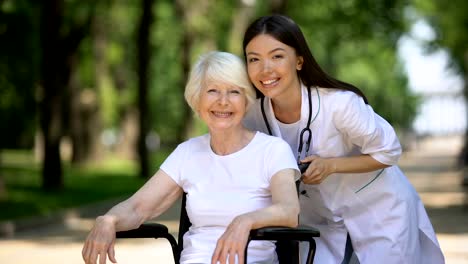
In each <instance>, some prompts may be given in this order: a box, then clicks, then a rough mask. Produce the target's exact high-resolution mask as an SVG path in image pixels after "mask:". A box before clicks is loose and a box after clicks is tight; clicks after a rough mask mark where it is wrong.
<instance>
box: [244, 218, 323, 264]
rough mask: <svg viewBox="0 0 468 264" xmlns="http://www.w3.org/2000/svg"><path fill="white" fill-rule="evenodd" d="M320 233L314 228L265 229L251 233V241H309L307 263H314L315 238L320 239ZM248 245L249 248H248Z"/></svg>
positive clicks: (245, 258)
mask: <svg viewBox="0 0 468 264" xmlns="http://www.w3.org/2000/svg"><path fill="white" fill-rule="evenodd" d="M319 236H320V231H319V230H318V229H315V228H313V227H307V226H298V227H281V226H278V227H276V226H273V227H263V228H259V229H254V230H251V231H250V235H249V241H248V243H249V242H250V241H251V240H276V241H307V242H309V252H308V253H307V260H306V262H305V263H307V264H311V263H313V262H314V257H315V251H316V243H315V240H314V237H319ZM248 243H247V246H248ZM244 256H245V257H244V262H245V263H247V247H246V248H245V253H244Z"/></svg>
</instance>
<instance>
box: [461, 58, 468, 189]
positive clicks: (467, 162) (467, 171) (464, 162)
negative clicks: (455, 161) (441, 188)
mask: <svg viewBox="0 0 468 264" xmlns="http://www.w3.org/2000/svg"><path fill="white" fill-rule="evenodd" d="M463 59H464V62H465V69H466V70H465V71H466V72H465V80H464V83H465V86H464V87H463V91H464V97H465V105H468V100H467V99H468V50H466V51H465V57H464V58H463ZM465 115H466V118H467V119H468V111H467V112H466V113H465ZM459 163H460V165H461V167H462V168H463V180H462V185H465V186H468V127H467V128H466V130H465V142H464V145H463V148H462V151H461V152H460V155H459Z"/></svg>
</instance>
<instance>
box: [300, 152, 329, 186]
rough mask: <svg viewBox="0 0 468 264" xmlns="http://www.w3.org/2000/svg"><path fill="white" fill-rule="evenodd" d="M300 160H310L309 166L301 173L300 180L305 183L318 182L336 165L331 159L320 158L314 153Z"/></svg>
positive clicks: (303, 161)
mask: <svg viewBox="0 0 468 264" xmlns="http://www.w3.org/2000/svg"><path fill="white" fill-rule="evenodd" d="M301 162H302V163H305V162H310V165H309V168H307V170H306V171H305V172H304V173H303V174H302V182H303V183H305V184H320V183H322V182H323V181H324V180H325V179H326V178H327V177H328V176H329V175H330V174H332V173H334V172H335V170H336V165H335V163H334V162H333V160H332V159H326V158H321V157H319V156H316V155H312V156H309V157H306V158H304V159H303V160H301Z"/></svg>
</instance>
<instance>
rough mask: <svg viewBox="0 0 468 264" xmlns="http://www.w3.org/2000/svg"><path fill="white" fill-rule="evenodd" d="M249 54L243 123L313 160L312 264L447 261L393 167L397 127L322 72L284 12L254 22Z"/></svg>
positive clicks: (305, 197) (309, 187)
mask: <svg viewBox="0 0 468 264" xmlns="http://www.w3.org/2000/svg"><path fill="white" fill-rule="evenodd" d="M243 48H244V55H245V59H246V63H247V70H248V74H249V78H250V80H251V82H252V83H253V84H254V85H255V87H256V90H257V96H258V97H259V98H258V99H257V102H256V104H255V105H254V106H253V107H252V108H251V109H250V111H249V113H248V114H247V115H246V117H245V118H244V123H245V125H246V126H247V127H249V128H251V129H256V130H259V131H262V132H265V133H269V134H271V135H275V136H278V137H281V138H283V139H284V140H286V141H287V142H288V143H289V145H290V147H291V149H292V150H293V152H294V153H295V155H296V156H297V159H298V162H301V163H310V165H308V168H307V170H306V171H305V172H304V173H303V175H302V177H303V178H302V183H301V184H300V187H299V192H300V205H301V214H300V223H301V224H303V225H310V226H313V227H316V228H318V229H319V230H320V233H321V237H320V238H318V239H317V253H316V258H315V261H316V263H333V264H337V263H398V264H402V263H408V264H415V263H425V264H426V263H444V256H443V254H442V252H441V250H440V247H439V243H438V241H437V238H436V235H435V233H434V230H433V228H432V225H431V223H430V221H429V218H428V216H427V214H426V211H425V209H424V206H423V204H422V202H421V200H420V198H419V196H418V194H417V193H416V191H415V189H414V188H413V186H412V185H411V184H410V183H409V182H408V180H407V178H406V177H405V175H404V174H403V172H402V171H401V170H400V169H399V167H398V166H397V162H398V159H399V157H400V155H401V146H400V143H399V140H398V138H397V136H396V134H395V131H394V129H393V128H392V126H391V125H390V124H389V123H388V122H387V121H386V120H384V119H383V118H382V117H380V116H379V115H378V114H376V113H375V112H374V111H373V109H372V107H371V105H369V103H368V101H367V99H366V97H365V95H364V94H363V93H362V91H360V90H359V89H358V88H357V87H355V86H353V85H351V84H348V83H345V82H342V81H339V80H337V79H334V78H333V77H331V76H329V75H328V74H326V73H325V72H324V71H323V70H322V69H321V67H320V66H319V65H318V64H317V62H316V61H315V59H314V57H313V56H312V54H311V51H310V49H309V47H308V45H307V43H306V41H305V38H304V36H303V34H302V32H301V30H300V28H299V27H298V25H297V24H296V23H295V22H294V21H293V20H291V19H290V18H288V17H286V16H282V15H272V16H266V17H260V18H258V19H257V20H255V21H254V22H253V23H252V24H251V25H250V26H249V27H248V28H247V30H246V32H245V35H244V41H243ZM306 166H307V165H306ZM349 249H351V250H349ZM353 249H354V253H353V256H352V257H351V258H350V255H351V252H352V250H353ZM301 250H302V248H301ZM302 252H303V254H305V250H302ZM303 259H304V258H303ZM350 259H351V260H350Z"/></svg>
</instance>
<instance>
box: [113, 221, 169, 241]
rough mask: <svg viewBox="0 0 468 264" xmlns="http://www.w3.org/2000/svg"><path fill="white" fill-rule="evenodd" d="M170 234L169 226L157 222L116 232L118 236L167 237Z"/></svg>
mask: <svg viewBox="0 0 468 264" xmlns="http://www.w3.org/2000/svg"><path fill="white" fill-rule="evenodd" d="M168 235H169V230H168V229H167V226H165V225H162V224H157V223H145V224H142V225H140V226H139V227H138V228H136V229H132V230H127V231H119V232H117V233H116V237H117V238H166V237H167V236H168Z"/></svg>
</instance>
